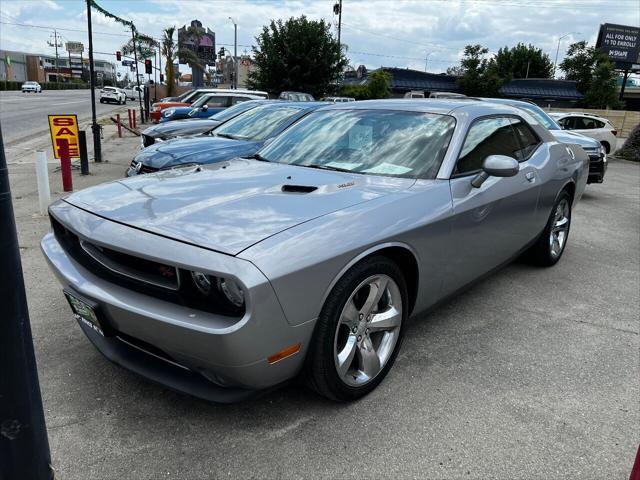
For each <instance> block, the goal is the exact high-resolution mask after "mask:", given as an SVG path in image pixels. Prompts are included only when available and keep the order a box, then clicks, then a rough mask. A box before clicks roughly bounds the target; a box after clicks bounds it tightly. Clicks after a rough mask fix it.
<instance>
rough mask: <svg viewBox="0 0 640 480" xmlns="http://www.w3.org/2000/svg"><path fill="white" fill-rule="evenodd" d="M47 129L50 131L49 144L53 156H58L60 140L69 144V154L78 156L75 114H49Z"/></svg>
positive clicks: (76, 119) (74, 156)
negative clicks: (51, 147)
mask: <svg viewBox="0 0 640 480" xmlns="http://www.w3.org/2000/svg"><path fill="white" fill-rule="evenodd" d="M49 131H50V132H51V144H52V146H53V156H54V157H55V158H60V144H61V143H64V142H61V140H66V141H67V142H68V144H69V156H70V157H71V158H79V157H80V148H79V146H78V118H77V117H76V116H75V115H49Z"/></svg>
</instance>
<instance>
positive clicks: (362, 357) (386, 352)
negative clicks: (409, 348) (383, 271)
mask: <svg viewBox="0 0 640 480" xmlns="http://www.w3.org/2000/svg"><path fill="white" fill-rule="evenodd" d="M402 308H403V305H402V295H401V294H400V289H399V287H398V285H397V284H396V282H395V281H394V280H393V279H392V278H391V277H389V276H387V275H373V276H371V277H369V278H367V279H366V280H364V281H363V282H361V283H360V285H358V287H356V289H355V290H354V291H353V292H352V293H351V295H350V296H349V298H348V300H347V302H346V303H345V305H344V307H343V309H342V313H341V314H340V319H339V320H338V325H337V328H336V333H335V337H334V347H333V349H334V363H335V368H336V371H337V373H338V376H339V377H340V379H341V380H342V381H343V382H344V383H346V384H347V385H350V386H356V387H359V386H362V385H365V384H367V383H368V382H370V381H371V380H373V379H374V378H375V377H376V376H377V375H378V374H379V373H380V372H381V371H382V370H383V369H384V367H385V365H386V364H387V362H388V361H389V358H390V357H391V355H392V353H393V351H394V348H395V346H396V343H397V341H398V338H399V335H400V327H401V325H402Z"/></svg>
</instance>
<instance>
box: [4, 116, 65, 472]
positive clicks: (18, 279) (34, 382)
mask: <svg viewBox="0 0 640 480" xmlns="http://www.w3.org/2000/svg"><path fill="white" fill-rule="evenodd" d="M0 248H1V249H2V255H0V285H2V288H0V302H1V303H2V316H1V317H0V365H2V374H1V375H0V423H1V424H2V435H0V459H2V460H1V461H0V478H6V479H10V478H15V479H18V478H20V479H22V478H24V479H27V478H32V479H35V480H45V479H46V480H48V479H52V478H53V471H52V469H51V454H50V452H49V440H48V439H47V426H46V424H45V419H44V412H43V409H42V397H41V395H40V384H39V382H38V370H37V368H36V359H35V355H34V353H33V338H32V336H31V324H30V321H29V310H28V308H27V298H26V294H25V289H24V278H23V274H22V266H21V264H20V250H19V249H18V237H17V235H16V223H15V218H14V213H13V205H12V202H11V188H10V186H9V171H8V169H7V159H6V157H5V155H4V145H3V143H2V128H1V127H0Z"/></svg>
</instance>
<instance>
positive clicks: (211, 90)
mask: <svg viewBox="0 0 640 480" xmlns="http://www.w3.org/2000/svg"><path fill="white" fill-rule="evenodd" d="M194 90H196V91H198V92H204V93H225V94H229V93H242V94H247V93H249V94H254V95H268V93H267V92H263V91H262V90H247V89H244V88H194V89H192V90H189V93H191V92H193V91H194Z"/></svg>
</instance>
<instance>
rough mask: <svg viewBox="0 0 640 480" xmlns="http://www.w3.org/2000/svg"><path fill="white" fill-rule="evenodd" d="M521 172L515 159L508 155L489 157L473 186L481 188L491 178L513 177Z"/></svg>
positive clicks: (472, 182)
mask: <svg viewBox="0 0 640 480" xmlns="http://www.w3.org/2000/svg"><path fill="white" fill-rule="evenodd" d="M519 171H520V164H519V163H518V161H517V160H516V159H515V158H511V157H507V156H506V155H489V156H488V157H487V158H485V159H484V162H483V163H482V171H481V172H480V173H479V174H478V175H476V176H475V177H474V178H473V180H471V186H472V187H475V188H480V187H481V186H482V184H483V183H484V182H485V180H486V179H487V178H489V177H513V176H515V175H517V174H518V172H519Z"/></svg>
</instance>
